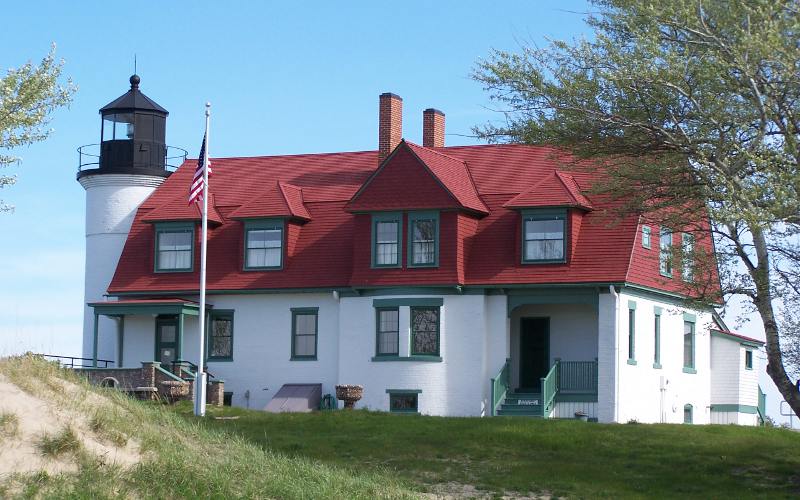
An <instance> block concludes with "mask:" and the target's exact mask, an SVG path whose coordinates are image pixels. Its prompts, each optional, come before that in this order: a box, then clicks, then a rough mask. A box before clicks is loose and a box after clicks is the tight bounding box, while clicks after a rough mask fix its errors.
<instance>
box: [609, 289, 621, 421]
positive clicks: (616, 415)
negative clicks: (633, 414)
mask: <svg viewBox="0 0 800 500" xmlns="http://www.w3.org/2000/svg"><path fill="white" fill-rule="evenodd" d="M608 291H609V292H610V293H611V295H612V296H613V297H614V321H613V323H612V328H613V332H614V361H613V362H614V422H619V331H618V330H619V294H618V293H617V289H616V288H615V287H614V285H609V286H608Z"/></svg>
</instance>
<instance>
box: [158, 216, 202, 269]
mask: <svg viewBox="0 0 800 500" xmlns="http://www.w3.org/2000/svg"><path fill="white" fill-rule="evenodd" d="M193 243H194V224H183V223H180V224H175V223H166V224H157V225H156V272H169V271H191V270H192V264H193V261H194V252H193V249H194V244H193Z"/></svg>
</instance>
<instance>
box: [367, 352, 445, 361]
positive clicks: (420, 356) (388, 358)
mask: <svg viewBox="0 0 800 500" xmlns="http://www.w3.org/2000/svg"><path fill="white" fill-rule="evenodd" d="M372 361H373V362H382V361H419V362H422V363H441V362H442V357H441V356H433V355H427V354H416V355H413V356H402V357H401V356H389V355H383V356H373V357H372Z"/></svg>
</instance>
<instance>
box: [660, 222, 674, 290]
mask: <svg viewBox="0 0 800 500" xmlns="http://www.w3.org/2000/svg"><path fill="white" fill-rule="evenodd" d="M672 240H673V237H672V231H670V230H669V229H667V228H665V227H662V228H661V230H660V231H659V233H658V252H659V253H658V271H659V273H660V274H661V276H664V277H665V278H672V267H673V262H672V260H673V259H672V245H673V242H672Z"/></svg>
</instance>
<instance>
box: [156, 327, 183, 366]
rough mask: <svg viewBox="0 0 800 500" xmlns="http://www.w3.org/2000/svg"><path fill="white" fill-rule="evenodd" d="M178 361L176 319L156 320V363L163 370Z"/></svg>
mask: <svg viewBox="0 0 800 500" xmlns="http://www.w3.org/2000/svg"><path fill="white" fill-rule="evenodd" d="M177 359H178V318H176V317H158V318H156V361H159V362H160V363H161V364H162V365H163V367H164V368H167V369H169V368H171V364H172V362H173V361H176V360H177Z"/></svg>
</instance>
